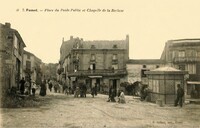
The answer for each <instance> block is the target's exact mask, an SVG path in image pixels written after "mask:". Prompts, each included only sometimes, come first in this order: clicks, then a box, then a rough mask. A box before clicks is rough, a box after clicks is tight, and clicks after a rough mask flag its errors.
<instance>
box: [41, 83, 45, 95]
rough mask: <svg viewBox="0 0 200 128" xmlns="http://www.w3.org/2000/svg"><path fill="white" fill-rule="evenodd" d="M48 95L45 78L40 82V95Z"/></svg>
mask: <svg viewBox="0 0 200 128" xmlns="http://www.w3.org/2000/svg"><path fill="white" fill-rule="evenodd" d="M45 95H46V82H45V81H44V80H43V81H42V83H41V84H40V96H45Z"/></svg>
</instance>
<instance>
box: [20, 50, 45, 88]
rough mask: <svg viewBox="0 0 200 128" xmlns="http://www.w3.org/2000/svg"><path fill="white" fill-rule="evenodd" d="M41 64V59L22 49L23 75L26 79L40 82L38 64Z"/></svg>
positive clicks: (40, 73)
mask: <svg viewBox="0 0 200 128" xmlns="http://www.w3.org/2000/svg"><path fill="white" fill-rule="evenodd" d="M41 64H42V61H41V59H39V58H38V57H36V56H35V55H34V54H33V53H30V52H28V51H24V54H23V69H24V70H23V71H24V72H23V77H25V79H26V80H31V81H34V82H36V83H37V84H38V83H40V82H41V78H42V77H41V76H42V72H41V68H40V65H41Z"/></svg>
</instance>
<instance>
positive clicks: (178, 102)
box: [175, 84, 184, 107]
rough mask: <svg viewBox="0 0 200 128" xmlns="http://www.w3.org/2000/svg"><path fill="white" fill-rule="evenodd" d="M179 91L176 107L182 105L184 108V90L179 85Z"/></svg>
mask: <svg viewBox="0 0 200 128" xmlns="http://www.w3.org/2000/svg"><path fill="white" fill-rule="evenodd" d="M177 87H178V89H177V97H176V100H175V106H178V104H179V105H180V107H182V106H183V96H184V90H183V88H181V85H180V84H178V85H177Z"/></svg>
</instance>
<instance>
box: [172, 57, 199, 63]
mask: <svg viewBox="0 0 200 128" xmlns="http://www.w3.org/2000/svg"><path fill="white" fill-rule="evenodd" d="M198 61H200V58H199V57H175V58H174V63H185V62H186V63H187V62H198Z"/></svg>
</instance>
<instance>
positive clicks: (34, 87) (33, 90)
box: [31, 81, 37, 96]
mask: <svg viewBox="0 0 200 128" xmlns="http://www.w3.org/2000/svg"><path fill="white" fill-rule="evenodd" d="M31 88H32V95H33V96H35V92H36V89H37V85H36V84H35V81H33V84H32V86H31Z"/></svg>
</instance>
